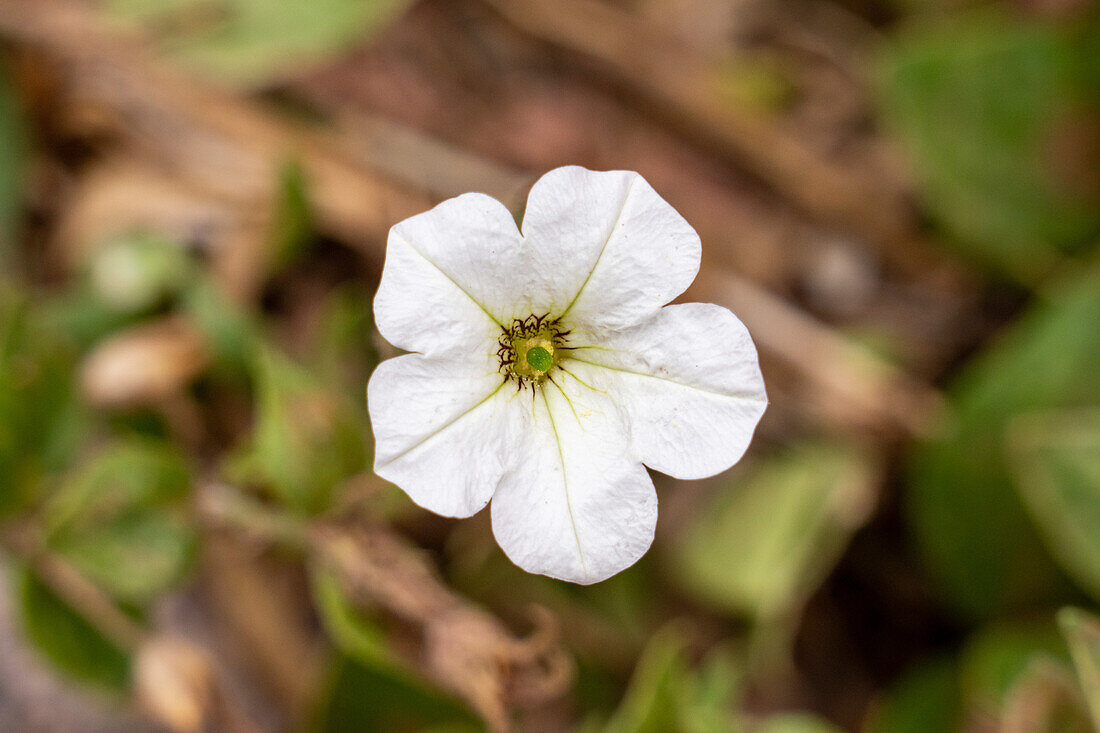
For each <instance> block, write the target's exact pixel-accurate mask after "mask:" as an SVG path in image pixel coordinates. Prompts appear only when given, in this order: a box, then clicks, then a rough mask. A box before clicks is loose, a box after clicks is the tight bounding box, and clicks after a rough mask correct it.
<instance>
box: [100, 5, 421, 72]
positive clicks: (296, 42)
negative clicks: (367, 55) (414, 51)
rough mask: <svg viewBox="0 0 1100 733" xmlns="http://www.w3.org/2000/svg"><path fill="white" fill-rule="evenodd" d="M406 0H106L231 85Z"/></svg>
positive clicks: (310, 55)
mask: <svg viewBox="0 0 1100 733" xmlns="http://www.w3.org/2000/svg"><path fill="white" fill-rule="evenodd" d="M409 2H410V0H369V1H364V0H224V2H217V3H214V2H210V1H209V0H172V1H171V2H167V3H166V2H163V0H112V2H111V3H110V6H109V7H110V11H111V12H112V14H113V15H114V16H115V17H117V18H119V19H122V20H129V21H130V22H143V23H146V24H148V25H149V26H150V27H156V28H158V29H160V30H161V33H160V37H161V41H162V42H161V48H162V49H163V50H164V52H165V53H167V54H168V55H170V56H172V57H173V58H175V59H177V60H179V61H180V62H181V63H183V64H185V65H187V66H189V67H191V68H193V69H196V70H198V71H200V72H203V73H206V74H209V75H211V76H214V77H216V78H217V79H218V80H219V81H222V82H228V83H231V84H240V85H251V86H259V85H263V84H267V83H270V82H273V81H275V80H277V79H279V78H280V77H283V76H290V75H294V74H299V73H301V72H302V69H303V68H305V67H307V66H308V65H310V64H317V63H319V62H322V61H324V60H325V59H326V58H328V57H329V56H331V55H333V54H335V53H338V52H341V51H346V50H348V49H350V48H352V47H354V46H355V45H356V44H358V43H361V42H362V41H364V40H365V39H367V38H369V37H371V36H372V35H374V34H376V33H378V32H380V31H381V30H383V29H384V28H385V27H386V26H387V25H388V24H389V23H391V22H392V21H394V20H396V19H397V17H398V16H399V15H400V13H401V12H402V11H403V10H404V9H405V8H406V7H407V6H408V5H409Z"/></svg>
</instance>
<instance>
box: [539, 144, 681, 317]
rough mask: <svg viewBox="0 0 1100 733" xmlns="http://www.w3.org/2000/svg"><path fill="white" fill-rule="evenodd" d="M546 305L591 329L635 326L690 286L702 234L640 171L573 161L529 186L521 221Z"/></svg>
mask: <svg viewBox="0 0 1100 733" xmlns="http://www.w3.org/2000/svg"><path fill="white" fill-rule="evenodd" d="M523 234H524V237H526V239H527V249H528V250H529V255H528V256H529V257H530V258H531V259H532V260H534V261H536V265H535V266H536V267H537V269H538V270H539V271H540V272H546V273H553V275H554V279H553V281H552V282H550V283H547V284H542V285H541V287H542V288H543V289H544V290H545V291H546V292H547V293H548V296H549V298H550V302H551V304H550V305H549V306H548V307H547V310H551V311H553V312H554V315H556V316H568V317H569V321H570V322H574V323H577V324H579V325H583V326H585V327H587V328H589V329H590V330H599V329H605V328H606V329H617V328H624V327H627V326H631V325H634V324H635V323H638V322H640V321H642V320H644V319H645V318H647V317H649V316H650V315H652V314H653V313H654V312H655V311H656V310H657V309H658V308H660V307H661V306H662V305H664V304H666V303H668V302H669V301H670V300H672V299H673V298H675V297H676V296H677V295H679V294H680V293H682V292H684V290H685V289H687V286H688V285H690V284H691V281H692V280H694V279H695V275H696V273H698V271H699V258H700V253H701V245H700V243H699V235H697V234H696V233H695V230H694V229H692V228H691V226H690V225H689V224H688V223H687V222H686V221H685V220H684V218H683V217H682V216H680V215H679V214H678V213H676V210H675V209H673V208H672V207H671V206H670V205H669V204H668V203H667V202H665V200H664V199H662V198H661V197H660V196H658V195H657V193H656V191H654V190H653V188H652V187H651V186H650V185H649V184H648V183H646V181H645V179H643V178H642V177H641V176H640V175H638V174H637V173H633V172H630V171H609V172H595V171H590V170H586V169H584V168H580V167H578V166H567V167H565V168H557V169H555V170H552V171H550V172H549V173H547V174H546V175H544V176H543V177H542V178H540V179H539V180H538V181H537V182H536V183H535V185H534V186H533V187H532V188H531V194H530V196H529V197H528V199H527V211H526V213H525V214H524V219H523Z"/></svg>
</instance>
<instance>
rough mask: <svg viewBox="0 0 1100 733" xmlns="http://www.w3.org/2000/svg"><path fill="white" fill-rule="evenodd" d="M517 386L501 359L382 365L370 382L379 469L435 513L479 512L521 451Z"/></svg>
mask: <svg viewBox="0 0 1100 733" xmlns="http://www.w3.org/2000/svg"><path fill="white" fill-rule="evenodd" d="M514 391H515V390H514V389H509V387H508V386H507V385H506V384H505V383H504V380H503V378H502V377H501V375H500V374H498V373H497V371H496V364H495V359H494V360H482V361H480V362H479V361H478V360H477V359H464V360H457V361H450V360H442V359H435V358H432V357H426V356H421V355H420V354H408V355H406V356H399V357H397V358H396V359H389V360H388V361H384V362H382V363H381V364H379V365H378V368H377V369H375V370H374V374H373V375H371V379H370V383H369V384H368V385H367V406H368V408H369V410H370V419H371V427H372V428H373V430H374V440H375V456H374V471H375V473H377V474H378V475H379V476H381V477H382V478H384V479H386V480H388V481H392V482H393V483H395V484H397V485H398V486H399V487H401V488H402V489H403V490H404V491H405V493H407V494H408V495H409V497H410V498H412V500H413V501H414V502H416V503H417V504H419V505H420V506H422V507H424V508H425V509H429V510H431V511H433V512H435V513H436V514H442V515H443V516H446V517H468V516H470V515H472V514H475V513H477V512H478V511H479V510H480V509H481V508H482V507H484V506H485V505H486V504H487V503H488V502H489V499H490V497H492V495H493V491H494V490H495V489H496V486H497V483H498V481H499V480H500V477H501V475H502V474H503V473H504V470H505V465H506V461H508V460H509V457H510V456H511V455H513V454H514V452H515V447H514V446H513V443H514V442H515V440H516V439H517V438H518V437H519V433H518V432H517V430H516V429H515V423H516V420H515V418H514V417H513V416H514V415H515V414H516V411H515V410H513V409H510V408H509V397H510V396H511V393H513V392H514Z"/></svg>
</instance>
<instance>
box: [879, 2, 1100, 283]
mask: <svg viewBox="0 0 1100 733" xmlns="http://www.w3.org/2000/svg"><path fill="white" fill-rule="evenodd" d="M1087 38H1088V36H1087V34H1084V33H1081V34H1078V33H1074V32H1072V29H1061V28H1058V27H1056V26H1053V25H1043V24H1040V23H1035V22H1026V21H1024V20H1022V19H1020V20H1014V19H1013V18H1012V17H1011V16H1009V15H1008V14H1007V13H998V12H982V13H975V14H962V15H960V14H953V15H950V16H947V17H946V19H945V20H944V21H942V22H940V23H937V24H934V25H933V24H927V25H921V26H918V27H912V28H910V29H908V30H907V31H906V32H903V33H901V34H900V35H899V38H898V40H897V42H896V43H894V44H893V45H892V46H890V47H889V48H888V49H887V50H886V54H885V57H884V64H883V66H884V69H883V72H884V73H883V74H882V95H881V96H882V107H883V111H884V114H885V117H886V118H887V120H888V121H889V122H890V123H891V124H892V127H893V128H894V130H895V131H896V132H897V134H898V136H899V137H900V139H901V141H902V142H903V143H904V145H905V146H906V147H907V148H908V150H909V153H910V156H909V157H910V160H911V161H912V163H913V165H914V166H915V167H916V169H917V172H918V174H919V176H920V178H921V180H922V182H923V193H924V196H925V199H926V202H927V204H928V206H929V207H930V208H931V210H932V211H933V212H934V214H935V215H936V217H937V218H938V219H939V220H940V221H941V222H942V224H943V225H944V227H945V228H946V229H948V230H949V231H950V232H951V233H953V234H954V235H955V237H957V239H958V242H959V246H960V247H961V248H963V250H964V251H965V252H966V253H967V254H969V255H971V256H973V257H974V258H976V259H978V260H980V261H982V262H985V263H988V264H991V265H994V266H996V267H999V268H1001V269H1002V270H1003V271H1005V272H1006V273H1008V274H1011V275H1013V276H1015V277H1017V278H1019V279H1020V280H1021V281H1023V282H1033V281H1034V280H1035V279H1036V277H1038V276H1041V275H1042V274H1044V273H1046V272H1047V271H1049V270H1050V268H1051V267H1052V266H1054V265H1056V264H1057V263H1058V261H1059V258H1060V257H1061V256H1062V254H1063V253H1066V252H1071V251H1073V250H1075V249H1079V248H1080V247H1081V246H1082V245H1085V244H1088V243H1089V240H1090V239H1092V238H1095V237H1096V236H1097V235H1098V234H1100V206H1097V201H1096V200H1095V193H1096V192H1075V191H1074V190H1073V184H1072V182H1071V181H1066V180H1061V178H1060V175H1059V174H1060V171H1059V168H1060V166H1063V165H1065V164H1069V165H1073V164H1075V161H1074V160H1072V159H1070V160H1068V161H1059V160H1056V159H1054V158H1053V156H1054V154H1053V153H1052V152H1051V151H1052V150H1053V149H1055V148H1056V146H1057V138H1058V136H1059V135H1061V134H1063V131H1062V130H1061V127H1063V126H1066V125H1070V126H1072V120H1073V119H1075V118H1076V117H1078V116H1079V115H1081V114H1084V112H1083V110H1084V109H1087V108H1088V106H1089V105H1090V104H1091V103H1092V102H1093V101H1095V86H1093V85H1092V84H1091V81H1090V79H1089V74H1088V69H1089V68H1090V64H1091V63H1093V62H1092V61H1090V56H1091V55H1092V54H1094V53H1095V51H1096V49H1095V48H1094V46H1095V44H1094V43H1089V42H1088V40H1087ZM1076 152H1077V151H1073V152H1070V153H1069V154H1068V156H1067V157H1069V158H1072V156H1073V155H1074V154H1075V153H1076Z"/></svg>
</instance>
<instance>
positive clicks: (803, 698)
mask: <svg viewBox="0 0 1100 733" xmlns="http://www.w3.org/2000/svg"><path fill="white" fill-rule="evenodd" d="M564 164H580V165H584V166H587V167H590V168H594V169H631V170H637V171H639V172H641V173H642V174H643V175H644V176H645V177H646V178H647V179H648V180H649V181H650V183H651V184H652V185H653V186H654V188H656V190H657V191H658V192H659V193H660V194H661V195H662V196H664V197H665V198H666V199H667V200H668V201H669V202H671V203H672V204H673V205H674V206H675V207H676V208H677V209H678V210H679V211H680V212H681V213H682V214H683V215H684V216H685V217H686V218H687V220H688V221H689V222H691V223H692V225H693V226H695V228H696V229H697V230H698V231H699V233H700V235H701V236H702V239H703V268H702V273H701V274H700V277H699V279H698V281H697V282H696V284H695V285H694V286H693V287H692V289H691V290H690V291H689V292H688V293H687V294H686V295H685V296H684V298H683V299H684V300H689V301H690V300H706V301H712V302H717V303H720V304H722V305H725V306H727V307H729V308H731V309H732V310H734V311H735V312H736V313H737V314H738V315H739V316H740V317H741V318H742V319H743V320H744V321H745V323H746V324H747V325H748V326H749V329H750V330H751V332H752V334H753V336H754V338H755V340H756V343H757V345H758V347H759V350H760V354H761V362H762V366H763V370H764V375H765V380H766V383H767V386H768V392H769V396H770V399H771V405H770V407H769V410H768V412H767V414H766V415H765V418H764V420H763V422H762V423H761V425H760V428H759V430H758V432H757V437H756V440H755V442H754V445H753V447H752V448H751V449H750V451H749V453H748V455H747V456H746V458H745V459H744V460H743V461H742V462H741V464H739V465H738V466H737V467H735V468H734V469H733V470H732V471H730V472H728V473H727V474H724V475H720V476H717V477H715V478H713V479H710V480H705V481H699V482H677V481H673V480H671V479H668V478H667V477H664V476H659V475H655V480H656V482H657V485H658V493H659V496H660V502H661V517H660V521H659V523H658V528H657V538H656V542H655V544H654V546H653V548H652V550H651V551H650V552H649V553H648V555H646V556H645V557H644V558H643V559H642V560H641V561H640V562H639V563H638V564H637V565H636V566H634V567H633V568H631V569H630V570H628V571H626V572H624V573H622V574H621V575H618V576H616V577H614V578H612V579H611V580H608V581H606V582H604V583H601V584H599V585H596V586H593V587H577V586H573V585H570V584H566V583H561V582H557V581H552V580H549V579H546V578H543V577H538V576H531V575H527V574H524V573H523V572H521V571H519V570H517V569H516V568H515V567H513V566H512V565H511V563H510V562H509V561H508V560H507V559H506V558H505V557H504V555H503V554H502V553H501V552H500V550H499V549H498V548H497V546H496V544H495V542H494V541H493V538H492V534H491V531H490V527H489V521H488V516H487V512H482V513H481V514H479V515H478V516H476V517H475V518H473V519H469V520H464V521H452V520H445V519H441V518H439V517H436V516H434V515H431V514H430V513H428V512H426V511H423V510H420V509H418V508H417V507H415V506H413V505H412V504H411V503H410V502H409V501H408V500H407V499H406V498H405V496H404V495H403V494H402V493H401V492H400V491H399V490H397V489H395V488H394V487H392V486H389V485H387V484H385V482H382V481H381V480H380V479H378V478H376V477H375V476H373V474H372V472H371V470H370V466H371V463H372V444H371V440H370V436H369V427H368V423H367V419H366V406H365V400H364V388H365V385H366V382H367V378H368V376H369V374H370V371H371V369H372V368H373V367H374V366H375V365H376V364H377V363H378V361H379V360H380V359H384V358H387V357H389V356H392V355H393V354H394V351H393V349H392V348H390V347H389V346H388V345H387V344H385V343H384V342H383V341H382V340H381V339H380V337H379V336H378V334H377V332H376V331H375V330H374V328H373V325H372V322H371V308H370V304H371V298H372V296H373V293H374V290H375V288H376V287H377V281H378V276H379V272H380V269H381V264H382V259H383V254H384V244H385V236H386V232H387V231H388V229H389V227H390V226H391V225H392V224H394V223H395V222H397V221H399V220H401V219H403V218H405V217H407V216H410V215H412V214H415V213H418V212H420V211H423V210H425V209H427V208H429V207H431V206H432V205H434V204H435V203H437V202H438V201H440V200H442V199H444V198H447V197H450V196H453V195H457V194H459V193H462V192H466V191H482V192H485V193H488V194H491V195H493V196H495V197H497V198H499V199H501V200H502V201H504V202H505V203H506V204H507V205H508V206H509V207H510V208H511V209H512V210H513V211H514V212H515V213H516V215H517V216H520V215H521V214H522V207H523V202H524V200H525V196H526V192H527V189H528V188H529V187H530V185H531V183H532V182H533V181H534V180H535V179H536V178H537V177H538V175H540V174H541V173H543V172H545V171H546V170H548V169H550V168H554V167H557V166H559V165H564ZM1098 243H1100V8H1098V6H1097V5H1096V4H1095V3H1094V2H1092V1H1091V0H1013V1H1012V2H1008V1H1005V2H993V3H976V2H969V1H967V0H784V1H782V2H777V1H774V0H99V1H98V2H88V1H87V0H0V548H2V549H0V730H3V731H12V732H15V733H21V732H24V731H27V732H42V733H52V732H58V733H66V732H68V731H82V732H83V731H90V732H92V733H101V732H108V731H119V732H121V731H139V732H144V731H177V732H179V733H192V732H198V731H227V732H229V733H249V732H257V733H260V732H267V731H271V732H276V731H323V732H327V731H334V732H335V731H397V732H401V731H438V732H442V731H449V732H452V733H454V732H458V731H480V730H488V731H494V732H496V731H506V730H519V731H549V732H554V731H582V732H583V733H630V732H634V731H653V732H664V731H672V732H683V733H710V732H719V731H733V732H737V731H745V732H746V733H828V732H830V731H859V732H861V733H904V732H909V731H912V732H914V733H924V732H929V731H930V732H933V733H934V732H936V731H955V730H960V731H978V732H984V731H1009V732H1011V733H1026V732H1028V731H1082V732H1085V731H1089V730H1093V729H1094V728H1093V726H1096V725H1098V724H1100V621H1098V620H1097V619H1096V618H1095V617H1094V616H1093V615H1092V614H1094V613H1096V612H1097V604H1098V603H1100V247H1098V246H1097V245H1098ZM442 478H443V480H446V477H442Z"/></svg>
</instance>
